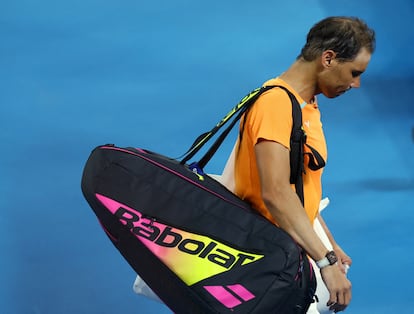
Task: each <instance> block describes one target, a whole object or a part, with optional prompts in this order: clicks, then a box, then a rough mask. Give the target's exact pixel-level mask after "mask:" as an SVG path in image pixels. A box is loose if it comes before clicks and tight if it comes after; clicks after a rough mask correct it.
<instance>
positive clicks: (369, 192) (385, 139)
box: [0, 0, 414, 314]
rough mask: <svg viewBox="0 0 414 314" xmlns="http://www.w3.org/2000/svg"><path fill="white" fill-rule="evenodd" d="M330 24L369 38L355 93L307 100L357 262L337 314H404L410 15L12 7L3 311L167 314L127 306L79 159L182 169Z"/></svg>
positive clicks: (334, 213) (3, 9) (351, 7)
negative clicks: (122, 155)
mask: <svg viewBox="0 0 414 314" xmlns="http://www.w3.org/2000/svg"><path fill="white" fill-rule="evenodd" d="M329 15H356V16H359V17H362V18H364V19H365V20H366V21H367V22H368V24H370V25H371V26H372V27H373V28H374V29H375V30H376V32H377V51H376V53H375V54H374V56H373V59H372V62H371V64H370V66H369V68H368V71H367V73H366V74H364V75H363V78H362V87H361V89H358V90H353V91H351V92H350V93H349V94H346V95H344V96H342V97H340V98H338V99H335V100H328V99H326V98H324V97H323V96H321V97H320V98H319V102H320V107H321V110H322V113H323V119H324V128H325V132H326V136H327V140H328V144H329V152H330V154H329V162H328V167H327V168H326V172H325V174H326V175H325V181H324V183H325V190H324V195H325V196H329V197H330V199H331V205H330V207H329V209H328V211H327V212H326V214H325V217H326V220H327V222H328V223H329V225H330V227H331V229H332V231H333V232H334V234H335V235H336V238H337V240H338V242H339V243H340V244H342V246H343V247H344V248H345V250H346V251H347V252H348V253H349V254H350V255H351V257H352V258H353V260H354V264H353V266H352V268H351V271H350V278H351V280H352V283H353V302H352V305H351V306H350V307H349V310H348V312H349V313H408V312H410V311H412V307H413V306H414V298H413V297H412V281H413V279H414V278H413V275H412V266H413V257H414V254H413V251H412V248H413V244H414V241H413V235H412V229H413V228H412V222H413V219H414V213H413V209H414V206H413V202H412V198H413V196H414V167H413V161H412V160H413V155H414V143H413V139H412V137H413V135H412V132H413V131H412V128H413V126H414V109H413V105H412V103H411V98H412V92H413V89H414V76H413V73H414V61H413V58H412V49H413V40H414V31H413V30H414V22H413V19H414V4H413V2H412V1H410V0H394V1H387V2H385V1H374V0H370V1H364V2H362V1H356V0H349V1H341V2H335V1H325V0H320V1H316V0H310V1H306V0H301V1H291V2H286V3H285V4H282V3H281V2H280V1H270V0H264V1H260V0H258V1H245V0H237V1H236V0H228V1H215V0H213V1H208V2H197V1H189V0H188V1H186V0H177V1H163V0H161V1H157V2H149V1H139V0H137V1H131V0H125V1H117V2H112V1H106V2H103V1H97V0H74V1H68V2H62V1H51V0H43V1H29V0H15V1H3V2H2V3H1V5H0V80H1V81H0V82H1V87H0V90H1V92H0V127H1V132H0V139H1V147H2V149H1V154H0V169H1V175H0V205H1V207H0V208H1V212H0V235H1V237H0V252H1V253H0V254H1V257H0V312H1V313H5V314H31V313H33V314H45V313H51V314H55V313H62V314H72V313H86V314H94V313H99V314H100V313H108V314H110V313H154V314H155V313H157V314H158V313H170V311H169V310H168V309H167V308H166V307H164V306H162V305H160V304H158V303H155V302H152V301H150V300H147V299H145V298H143V297H140V296H136V295H134V294H133V292H132V283H133V280H134V276H135V275H134V272H133V271H132V270H131V268H130V267H129V266H128V264H127V263H126V262H125V261H124V260H123V258H122V257H121V255H120V254H119V253H118V252H117V251H116V249H115V248H114V247H113V246H112V244H111V243H110V242H109V241H108V239H107V238H106V237H105V235H104V233H103V232H102V230H101V229H100V226H99V225H98V223H97V221H96V219H95V217H94V215H93V213H92V211H91V210H90V208H89V207H88V205H87V204H86V202H85V200H84V199H83V197H82V195H81V191H80V177H81V172H82V168H83V165H84V163H85V161H86V158H87V157H88V155H89V153H90V151H91V150H92V148H93V147H95V146H97V145H99V144H105V143H116V144H117V145H120V146H138V147H145V148H149V149H152V150H155V151H158V152H160V153H163V154H166V155H169V156H172V157H175V156H179V155H180V154H182V153H183V152H184V151H185V150H186V149H187V148H188V146H189V145H190V144H191V143H192V141H193V139H194V138H195V137H196V136H197V135H198V134H200V133H202V132H204V131H206V130H208V129H210V128H211V127H212V126H213V125H214V124H215V123H216V122H217V121H218V120H220V119H221V118H222V116H223V115H224V114H225V113H226V112H227V111H228V110H229V109H230V108H231V107H233V106H234V105H235V104H236V103H237V102H238V101H239V99H240V98H241V97H242V96H243V95H244V94H245V93H246V92H248V91H249V90H251V89H253V88H255V87H257V86H259V85H261V83H262V82H263V81H265V80H267V79H268V78H271V77H274V76H277V75H278V74H279V73H280V72H281V71H283V70H285V69H286V68H287V67H288V66H289V65H290V64H291V63H292V62H293V61H294V59H295V57H296V56H297V54H298V53H299V51H300V48H301V47H302V45H303V43H304V40H305V35H306V33H307V31H308V29H309V28H310V27H311V26H312V25H313V24H314V23H315V22H316V21H318V20H320V19H322V18H324V17H326V16H329ZM233 140H234V137H233V139H231V140H229V141H228V142H226V144H225V145H224V146H223V148H222V149H220V150H219V152H218V153H217V155H216V157H215V158H214V159H213V160H212V162H211V164H210V166H209V167H208V169H207V170H208V171H210V172H216V173H218V172H220V171H221V169H222V167H223V165H224V162H225V160H226V158H227V155H228V154H229V151H230V148H231V146H232V144H233V143H232V142H233Z"/></svg>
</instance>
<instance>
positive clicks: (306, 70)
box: [279, 60, 317, 103]
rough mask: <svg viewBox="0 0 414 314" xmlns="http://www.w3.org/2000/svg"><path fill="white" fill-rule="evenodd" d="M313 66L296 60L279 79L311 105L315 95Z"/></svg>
mask: <svg viewBox="0 0 414 314" xmlns="http://www.w3.org/2000/svg"><path fill="white" fill-rule="evenodd" d="M314 67H315V64H314V63H313V62H306V61H303V60H297V61H295V63H293V64H292V65H291V66H290V68H289V69H288V70H287V71H286V72H284V73H283V74H281V75H280V76H279V77H280V78H281V79H282V80H284V81H285V82H286V83H288V84H289V85H290V86H292V88H293V89H294V90H295V91H296V92H297V93H298V94H299V95H300V97H302V99H303V100H305V101H306V102H307V103H312V101H313V100H314V98H315V95H316V94H317V91H316V88H317V87H316V86H317V83H316V76H315V73H316V71H315V68H314Z"/></svg>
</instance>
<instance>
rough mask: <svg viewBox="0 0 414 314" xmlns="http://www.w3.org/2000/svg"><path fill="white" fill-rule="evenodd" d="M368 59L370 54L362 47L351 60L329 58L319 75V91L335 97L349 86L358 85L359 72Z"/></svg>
mask: <svg viewBox="0 0 414 314" xmlns="http://www.w3.org/2000/svg"><path fill="white" fill-rule="evenodd" d="M370 59H371V54H370V53H369V52H368V51H367V50H366V49H365V48H363V49H361V51H360V52H359V53H358V55H357V56H356V58H355V59H354V60H352V61H343V62H340V61H338V60H337V59H332V60H330V62H329V64H328V65H327V67H326V68H325V69H324V71H323V73H322V74H321V76H320V82H319V88H320V90H321V92H322V93H323V94H324V95H325V96H326V97H328V98H335V97H338V96H340V95H342V94H343V93H345V92H346V91H348V90H350V89H351V88H358V87H360V85H361V74H362V73H364V72H365V70H366V68H367V66H368V63H369V61H370Z"/></svg>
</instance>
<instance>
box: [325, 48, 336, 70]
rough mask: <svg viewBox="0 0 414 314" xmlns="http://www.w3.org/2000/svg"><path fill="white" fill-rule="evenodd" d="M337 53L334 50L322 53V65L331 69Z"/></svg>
mask: <svg viewBox="0 0 414 314" xmlns="http://www.w3.org/2000/svg"><path fill="white" fill-rule="evenodd" d="M335 57H336V53H335V51H333V50H325V51H324V52H323V53H322V60H321V61H322V64H323V66H324V67H327V68H328V67H330V66H332V65H333V61H334V60H335Z"/></svg>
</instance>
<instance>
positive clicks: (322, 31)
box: [234, 17, 375, 312]
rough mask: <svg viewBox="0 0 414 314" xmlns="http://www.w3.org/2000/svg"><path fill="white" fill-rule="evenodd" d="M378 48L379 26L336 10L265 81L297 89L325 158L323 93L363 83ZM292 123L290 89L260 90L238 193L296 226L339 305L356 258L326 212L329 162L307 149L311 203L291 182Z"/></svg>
mask: <svg viewBox="0 0 414 314" xmlns="http://www.w3.org/2000/svg"><path fill="white" fill-rule="evenodd" d="M374 49H375V33H374V31H373V30H371V29H370V28H368V26H367V25H366V24H365V23H364V22H363V21H362V20H360V19H358V18H350V17H329V18H326V19H324V20H322V21H320V22H319V23H317V24H316V25H314V26H313V27H312V29H311V30H310V31H309V33H308V36H307V41H306V44H305V46H304V47H303V49H302V51H301V54H300V55H299V56H298V58H297V59H296V61H295V62H294V63H293V64H292V65H291V66H290V68H289V69H288V70H287V71H286V72H284V73H283V74H281V75H280V76H279V77H278V78H275V79H272V80H270V81H267V82H266V83H265V84H264V85H282V86H284V87H285V88H287V89H289V90H290V91H291V92H292V93H293V94H294V95H295V97H296V98H297V100H298V102H299V103H300V104H301V107H302V115H303V117H302V119H303V120H302V121H303V127H304V130H305V132H306V134H307V144H309V145H310V146H312V147H313V148H315V149H316V150H317V151H318V152H319V153H320V154H321V155H322V157H323V158H324V159H325V160H326V157H327V149H326V143H325V138H324V134H323V130H322V123H321V121H320V112H319V109H318V104H317V101H316V95H318V94H323V95H325V96H326V97H328V98H334V97H337V96H339V95H342V94H343V93H345V92H346V91H348V90H350V89H351V88H358V87H360V77H361V74H362V73H364V71H365V70H366V68H367V66H368V63H369V61H370V58H371V54H372V53H373V52H374ZM292 123H293V121H292V105H291V101H290V99H289V97H288V95H287V94H286V92H285V91H284V90H282V89H280V88H273V89H271V90H269V91H267V92H265V93H264V94H262V95H261V96H260V97H259V99H258V100H257V101H256V103H255V104H254V106H253V107H252V108H251V110H250V111H249V112H248V113H247V114H246V116H245V117H243V118H242V123H241V126H242V127H241V134H242V137H241V138H240V139H239V142H238V145H237V147H236V155H235V159H234V180H235V182H234V183H235V193H236V194H237V195H238V196H239V197H241V198H242V199H244V200H246V201H248V202H250V203H251V204H252V206H253V207H254V208H255V209H257V210H258V211H259V212H260V213H261V214H262V215H263V216H265V217H266V218H267V219H269V220H270V221H272V222H273V223H275V224H277V225H278V226H279V227H280V228H282V229H284V230H285V231H286V232H288V233H289V234H290V235H291V236H292V237H293V239H294V240H295V241H296V242H297V243H298V244H299V245H300V246H301V247H303V248H304V250H305V251H306V252H307V253H308V255H309V256H310V257H311V258H312V259H313V260H314V261H316V264H317V265H318V266H319V267H320V273H321V277H322V279H323V282H324V283H325V285H326V287H327V289H328V291H329V300H328V302H327V306H329V307H330V310H332V311H334V312H339V311H342V310H344V309H345V308H346V307H347V306H348V304H349V303H350V300H351V283H350V281H349V280H348V279H347V278H346V276H345V266H344V265H350V264H351V263H352V260H351V258H350V257H349V256H348V255H347V254H346V253H345V252H344V251H343V250H342V249H341V247H340V246H339V245H338V244H337V243H336V242H335V239H334V238H333V236H332V234H331V233H330V232H329V229H328V228H327V226H326V224H325V222H324V220H323V219H322V217H321V216H320V215H319V211H318V208H319V203H320V201H321V197H322V184H321V176H322V169H320V170H317V171H312V170H310V169H309V167H308V161H309V157H308V156H307V155H306V156H305V173H304V174H303V182H304V198H305V204H304V206H302V204H301V202H300V200H299V198H298V196H297V195H296V193H295V191H294V189H293V188H292V186H291V184H290V182H289V178H290V161H289V151H290V133H291V130H292ZM315 219H318V220H319V222H320V223H321V225H322V227H323V228H324V231H325V233H326V234H327V235H328V238H329V241H330V242H331V244H332V247H333V250H332V251H330V250H329V249H328V248H327V247H326V246H325V245H324V243H323V242H322V241H321V239H320V238H319V237H318V235H317V234H316V233H315V231H314V229H313V222H314V221H315Z"/></svg>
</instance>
